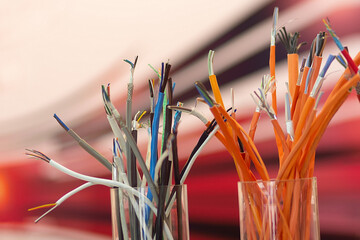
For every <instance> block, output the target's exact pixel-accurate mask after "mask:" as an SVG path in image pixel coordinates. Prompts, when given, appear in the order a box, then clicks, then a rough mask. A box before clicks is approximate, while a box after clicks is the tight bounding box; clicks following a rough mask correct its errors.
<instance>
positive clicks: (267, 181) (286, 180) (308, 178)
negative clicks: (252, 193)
mask: <svg viewBox="0 0 360 240" xmlns="http://www.w3.org/2000/svg"><path fill="white" fill-rule="evenodd" d="M308 180H315V181H317V178H316V177H315V176H314V177H307V178H297V179H282V180H279V179H273V178H272V179H270V180H262V179H259V180H256V181H238V184H251V183H253V184H254V183H261V182H264V183H273V182H275V183H276V182H298V181H308Z"/></svg>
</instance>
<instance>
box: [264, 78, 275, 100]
mask: <svg viewBox="0 0 360 240" xmlns="http://www.w3.org/2000/svg"><path fill="white" fill-rule="evenodd" d="M274 86H275V78H274V77H271V76H270V75H269V74H266V75H264V76H263V77H262V78H261V89H262V90H263V92H264V94H265V96H267V94H268V93H269V92H270V93H272V92H273V91H274Z"/></svg>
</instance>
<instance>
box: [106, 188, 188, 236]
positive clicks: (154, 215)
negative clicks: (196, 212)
mask: <svg viewBox="0 0 360 240" xmlns="http://www.w3.org/2000/svg"><path fill="white" fill-rule="evenodd" d="M134 189H135V190H137V191H138V193H137V194H134V193H130V192H129V191H128V190H124V189H119V188H113V189H111V215H112V229H113V239H114V240H118V239H154V237H156V238H155V239H185V240H186V239H190V236H189V235H190V234H189V216H188V200H187V188H186V185H175V186H169V187H166V186H164V187H159V189H158V190H159V193H160V194H162V196H164V197H163V198H160V199H163V201H160V203H159V204H155V203H154V201H149V199H148V197H147V196H148V190H149V188H148V187H144V188H134ZM159 193H158V194H159ZM159 206H164V207H163V210H162V211H161V210H159ZM160 209H162V208H161V207H160ZM159 211H160V212H159ZM161 212H162V214H161ZM159 216H160V217H159ZM160 229H162V231H161V230H160ZM159 233H160V236H156V235H157V234H159Z"/></svg>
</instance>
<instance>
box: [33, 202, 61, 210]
mask: <svg viewBox="0 0 360 240" xmlns="http://www.w3.org/2000/svg"><path fill="white" fill-rule="evenodd" d="M56 205H57V204H56V203H48V204H44V205H41V206H37V207H33V208H29V209H28V212H30V211H34V210H38V209H41V208H47V207H53V206H56Z"/></svg>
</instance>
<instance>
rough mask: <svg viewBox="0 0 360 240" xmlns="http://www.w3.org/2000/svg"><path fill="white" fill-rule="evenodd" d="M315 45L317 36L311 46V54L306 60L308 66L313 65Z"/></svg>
mask: <svg viewBox="0 0 360 240" xmlns="http://www.w3.org/2000/svg"><path fill="white" fill-rule="evenodd" d="M315 45H316V38H315V39H314V40H313V41H312V43H311V47H310V51H309V56H308V58H307V60H306V66H307V67H308V68H310V67H311V65H312V62H313V58H314V54H315Z"/></svg>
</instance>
